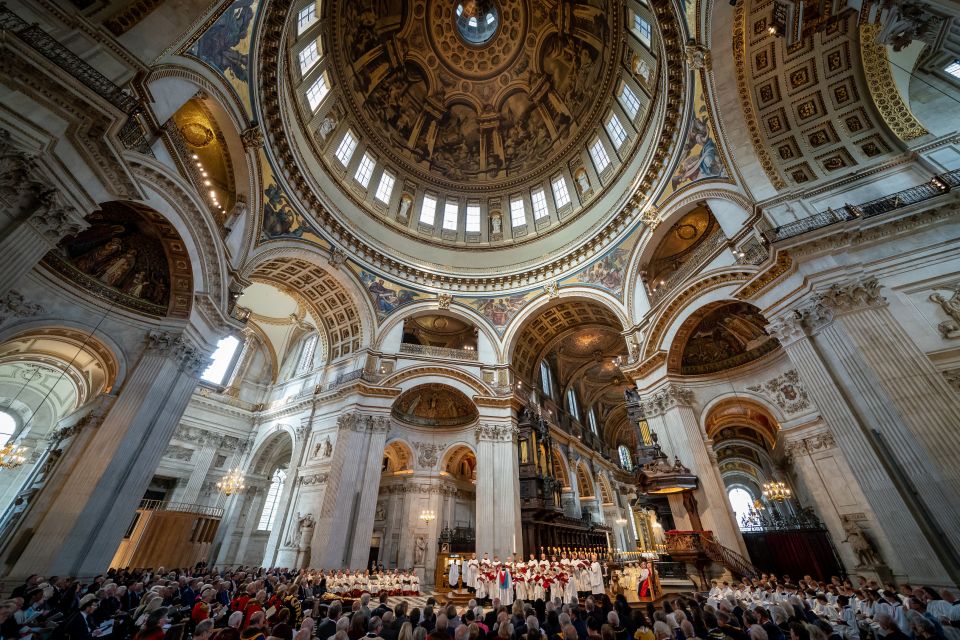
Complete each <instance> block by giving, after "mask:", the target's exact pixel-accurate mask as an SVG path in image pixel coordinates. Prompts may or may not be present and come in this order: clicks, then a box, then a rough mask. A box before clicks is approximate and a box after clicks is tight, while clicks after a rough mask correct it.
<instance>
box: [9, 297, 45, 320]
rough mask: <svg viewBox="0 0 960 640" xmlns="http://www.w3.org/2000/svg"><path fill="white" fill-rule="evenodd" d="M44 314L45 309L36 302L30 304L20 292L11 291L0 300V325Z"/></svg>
mask: <svg viewBox="0 0 960 640" xmlns="http://www.w3.org/2000/svg"><path fill="white" fill-rule="evenodd" d="M40 313H43V307H42V306H40V305H39V304H37V303H35V302H28V301H27V300H26V299H25V298H24V297H23V294H21V293H20V292H18V291H14V290H12V289H11V290H10V291H8V292H7V295H5V296H3V297H2V298H0V324H3V323H4V322H6V321H7V320H8V319H10V318H29V317H31V316H35V315H37V314H40Z"/></svg>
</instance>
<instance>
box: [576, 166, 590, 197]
mask: <svg viewBox="0 0 960 640" xmlns="http://www.w3.org/2000/svg"><path fill="white" fill-rule="evenodd" d="M573 180H574V182H576V184H577V193H579V194H580V195H581V196H584V195H586V194H588V193H590V176H588V175H587V170H586V169H584V168H583V167H580V168H579V169H577V170H576V171H574V172H573Z"/></svg>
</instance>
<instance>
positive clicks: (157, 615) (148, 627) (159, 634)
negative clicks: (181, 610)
mask: <svg viewBox="0 0 960 640" xmlns="http://www.w3.org/2000/svg"><path fill="white" fill-rule="evenodd" d="M154 602H157V601H156V600H155V601H154ZM166 624H167V608H166V607H159V608H158V609H155V610H154V611H152V612H151V613H150V614H149V615H148V616H147V621H146V622H145V623H144V624H143V628H141V629H140V631H138V632H137V634H136V635H135V636H133V640H163V636H164V634H165V633H166V632H165V631H164V627H165V626H166ZM70 640H73V638H71V639H70Z"/></svg>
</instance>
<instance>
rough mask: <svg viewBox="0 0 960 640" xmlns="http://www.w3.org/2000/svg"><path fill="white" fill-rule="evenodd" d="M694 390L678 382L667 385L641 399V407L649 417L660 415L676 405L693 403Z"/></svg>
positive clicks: (685, 405)
mask: <svg viewBox="0 0 960 640" xmlns="http://www.w3.org/2000/svg"><path fill="white" fill-rule="evenodd" d="M693 398H694V396H693V391H691V390H690V389H687V388H686V387H682V386H680V385H678V384H673V383H671V384H668V385H667V386H666V387H664V388H662V389H660V390H658V391H656V392H654V393H652V394H650V395H648V396H644V397H643V398H641V399H640V408H641V409H642V411H643V415H644V416H647V417H652V416H658V415H662V414H664V413H666V412H667V411H669V410H670V409H672V408H674V407H680V406H683V407H689V406H692V405H693Z"/></svg>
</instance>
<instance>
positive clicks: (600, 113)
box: [265, 0, 682, 275]
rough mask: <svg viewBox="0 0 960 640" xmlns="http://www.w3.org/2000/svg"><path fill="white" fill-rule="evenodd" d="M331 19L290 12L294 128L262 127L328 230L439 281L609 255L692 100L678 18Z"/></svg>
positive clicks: (329, 6)
mask: <svg viewBox="0 0 960 640" xmlns="http://www.w3.org/2000/svg"><path fill="white" fill-rule="evenodd" d="M310 6H311V7H312V6H313V5H310ZM321 6H322V12H323V15H322V16H316V17H314V18H311V19H308V20H305V18H304V16H303V15H302V12H300V14H298V13H297V12H296V11H293V12H291V14H290V16H288V17H287V27H286V28H287V30H288V31H292V32H293V36H292V37H291V38H289V39H288V40H287V42H288V43H289V47H288V48H289V51H288V57H287V59H288V61H289V65H288V69H287V72H288V74H289V79H290V81H291V83H292V85H293V86H294V87H295V90H294V91H293V92H292V94H293V95H292V97H293V104H292V105H291V106H293V113H292V114H290V113H289V112H288V113H287V116H288V117H290V116H293V118H296V121H297V122H296V125H297V126H293V125H294V124H295V121H294V120H293V119H292V118H291V119H290V120H289V121H288V122H286V123H284V124H286V126H281V127H276V128H272V127H268V131H270V133H271V137H272V138H273V139H274V142H279V145H278V150H279V151H280V152H281V153H285V152H289V157H290V159H292V160H294V161H295V164H296V165H297V166H298V168H300V169H301V170H302V174H297V175H292V176H290V177H291V178H292V182H293V183H295V190H296V191H297V192H299V193H300V194H301V195H304V196H306V197H305V199H306V200H307V202H305V203H304V204H305V205H306V206H305V210H306V211H307V212H309V213H320V215H318V216H317V217H318V218H321V220H320V223H321V224H323V223H324V222H326V221H329V222H331V223H332V224H334V225H335V226H337V227H338V229H339V228H340V227H342V228H343V230H344V231H347V232H349V234H350V235H351V236H352V237H358V238H360V239H361V240H362V242H363V243H364V244H365V245H366V246H368V247H371V248H374V249H376V250H379V251H382V252H385V253H386V254H387V255H389V256H390V257H391V258H392V259H394V260H398V261H400V262H407V263H410V264H411V265H413V266H415V267H420V268H424V269H427V270H429V271H431V272H433V273H438V272H444V271H445V268H446V267H451V266H456V267H457V270H458V272H459V273H460V274H461V275H462V274H464V273H466V274H483V273H489V272H490V271H491V270H493V269H497V270H501V271H503V270H508V271H514V272H520V271H523V270H529V269H530V268H531V267H532V266H535V265H536V266H541V267H542V263H543V261H544V259H545V257H549V258H550V259H554V260H556V259H558V258H559V257H561V256H563V255H565V254H566V253H568V250H570V249H581V250H585V249H586V250H593V251H595V250H596V249H599V248H600V247H601V246H603V245H604V244H606V243H607V242H612V241H613V240H615V239H616V237H617V236H618V234H622V232H624V231H626V229H627V228H628V227H629V226H632V225H629V224H628V223H629V222H630V220H632V219H635V218H636V217H637V216H639V207H638V205H640V204H642V203H643V202H645V201H646V199H647V198H648V197H649V196H650V195H651V192H652V191H654V190H655V189H656V187H657V183H658V179H657V178H656V176H659V175H660V174H661V173H663V169H664V166H663V165H664V163H665V161H666V159H667V155H668V154H667V151H668V150H669V149H670V148H671V147H672V143H673V141H674V136H675V134H676V129H677V122H678V117H677V115H678V114H668V113H667V109H666V105H667V101H668V97H672V98H674V99H675V98H676V97H678V96H679V95H682V86H681V85H682V82H675V80H676V78H673V77H672V76H673V75H675V74H677V73H679V71H677V70H676V69H671V68H670V67H671V65H668V64H666V61H667V60H668V59H672V56H674V55H678V39H677V38H676V24H675V22H674V21H675V16H674V15H673V14H672V13H671V9H670V8H669V7H667V8H657V9H651V8H648V7H647V6H646V5H644V4H642V3H634V2H630V3H627V2H625V1H624V0H610V1H609V2H607V3H597V2H588V1H583V2H575V3H566V2H555V1H551V2H534V1H532V0H465V1H464V0H376V1H375V0H362V1H350V2H347V1H345V0H329V1H328V2H325V3H322V5H321ZM321 18H322V19H321ZM678 66H679V65H678ZM680 69H682V67H680ZM281 84H282V83H281ZM668 87H669V88H670V89H669V90H668ZM283 98H284V95H283V92H281V96H280V99H281V100H283ZM265 104H266V107H267V111H268V112H269V111H270V107H271V106H272V104H273V102H272V101H271V100H270V99H269V96H268V99H267V100H266V101H265ZM268 116H269V114H268ZM309 213H308V217H309ZM324 218H326V220H324ZM625 223H627V224H625ZM561 230H562V232H561ZM424 244H426V245H429V249H425V248H424Z"/></svg>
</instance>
